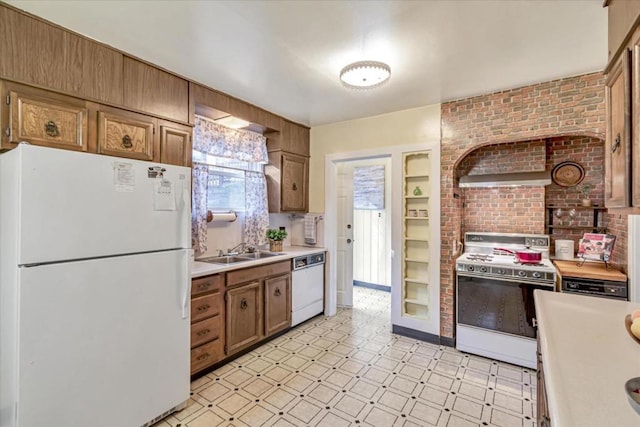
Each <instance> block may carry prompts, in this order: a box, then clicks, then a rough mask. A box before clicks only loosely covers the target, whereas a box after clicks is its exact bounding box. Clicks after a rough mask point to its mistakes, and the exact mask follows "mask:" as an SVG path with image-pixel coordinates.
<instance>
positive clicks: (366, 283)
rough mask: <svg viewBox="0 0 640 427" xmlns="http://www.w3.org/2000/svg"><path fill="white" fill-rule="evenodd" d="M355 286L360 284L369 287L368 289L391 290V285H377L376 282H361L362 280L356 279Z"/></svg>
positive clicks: (362, 286)
mask: <svg viewBox="0 0 640 427" xmlns="http://www.w3.org/2000/svg"><path fill="white" fill-rule="evenodd" d="M353 286H359V287H361V288H367V289H375V290H376V291H382V292H391V286H384V285H377V284H375V283H369V282H361V281H360V280H354V281H353Z"/></svg>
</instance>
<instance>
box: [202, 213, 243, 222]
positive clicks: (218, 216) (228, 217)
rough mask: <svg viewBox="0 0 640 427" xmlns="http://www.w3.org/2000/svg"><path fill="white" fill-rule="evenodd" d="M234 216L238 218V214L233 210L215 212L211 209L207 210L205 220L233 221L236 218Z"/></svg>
mask: <svg viewBox="0 0 640 427" xmlns="http://www.w3.org/2000/svg"><path fill="white" fill-rule="evenodd" d="M236 218H238V215H236V213H235V212H228V213H217V212H211V211H208V212H207V222H212V221H216V222H221V221H226V222H233V221H235V220H236Z"/></svg>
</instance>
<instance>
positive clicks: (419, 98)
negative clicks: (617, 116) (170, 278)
mask: <svg viewBox="0 0 640 427" xmlns="http://www.w3.org/2000/svg"><path fill="white" fill-rule="evenodd" d="M8 3H12V4H13V5H15V6H16V7H18V8H21V9H23V10H26V11H28V12H31V13H33V14H35V15H38V16H41V17H44V18H46V19H48V20H50V21H53V22H55V23H58V24H60V25H62V26H64V27H67V28H70V29H72V30H74V31H76V32H78V33H81V34H85V35H87V36H89V37H92V38H94V39H96V40H99V41H101V42H104V43H106V44H109V45H111V46H114V47H116V48H118V49H121V50H123V51H126V52H129V53H131V54H133V55H134V56H137V57H140V58H142V59H145V60H147V61H149V62H152V63H155V64H157V65H160V66H162V67H164V68H167V69H169V70H172V71H174V72H176V73H178V74H181V75H183V76H186V77H188V78H190V79H193V80H195V81H198V82H201V83H203V84H205V85H207V86H211V87H213V88H215V89H218V90H221V91H223V92H225V93H227V94H230V95H233V96H235V97H238V98H240V99H243V100H245V101H248V102H250V103H252V104H255V105H257V106H260V107H262V108H265V109H267V110H270V111H272V112H274V113H276V114H280V115H282V116H285V117H287V118H290V119H291V120H294V121H296V122H300V123H304V124H307V125H311V126H317V125H320V124H325V123H332V122H337V121H342V120H348V119H353V118H358V117H366V116H371V115H376V114H381V113H386V112H391V111H397V110H403V109H407V108H412V107H418V106H423V105H429V104H434V103H438V102H442V101H447V100H453V99H459V98H465V97H469V96H473V95H479V94H483V93H490V92H495V91H500V90H503V89H509V88H513V87H519V86H523V85H527V84H531V83H536V82H541V81H547V80H552V79H556V78H561V77H566V76H572V75H578V74H583V73H588V72H593V71H601V70H602V69H603V68H604V66H605V65H606V58H607V10H606V9H604V8H603V7H602V0H585V1H581V0H567V1H561V0H551V1H545V0H534V1H517V0H512V1H505V0H500V1H477V0H471V1H274V0H271V1H99V0H97V1H64V0H63V1H19V0H18V1H8ZM359 60H376V61H383V62H386V63H387V64H389V65H390V66H391V79H390V81H389V82H388V83H387V84H385V85H384V86H382V87H381V88H378V89H374V90H369V91H354V90H350V89H346V88H344V87H343V86H342V84H341V83H340V81H339V79H338V73H339V71H340V69H342V67H344V66H345V65H346V64H348V63H350V62H354V61H359Z"/></svg>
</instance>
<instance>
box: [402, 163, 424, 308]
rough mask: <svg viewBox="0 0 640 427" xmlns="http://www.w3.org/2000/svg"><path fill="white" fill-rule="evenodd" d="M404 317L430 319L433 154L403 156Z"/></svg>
mask: <svg viewBox="0 0 640 427" xmlns="http://www.w3.org/2000/svg"><path fill="white" fill-rule="evenodd" d="M402 160H403V174H402V182H403V206H402V208H403V215H404V221H403V227H402V236H403V243H402V278H403V280H402V316H406V317H412V318H417V319H428V318H429V317H430V315H431V313H430V310H429V306H430V301H429V290H430V286H431V284H430V283H429V281H428V272H429V184H430V183H429V176H430V164H431V159H430V158H429V152H427V151H416V152H411V153H405V154H404V155H403V159H402Z"/></svg>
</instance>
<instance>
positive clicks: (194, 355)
mask: <svg viewBox="0 0 640 427" xmlns="http://www.w3.org/2000/svg"><path fill="white" fill-rule="evenodd" d="M223 358H224V347H223V344H222V340H215V341H211V342H210V343H207V344H204V345H201V346H200V347H196V348H194V349H193V350H191V375H193V374H194V373H196V372H198V371H200V370H202V369H204V368H206V367H207V366H211V365H213V364H214V363H216V362H218V361H220V360H222V359H223Z"/></svg>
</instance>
